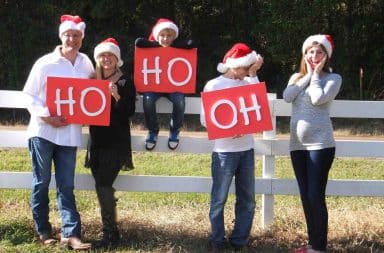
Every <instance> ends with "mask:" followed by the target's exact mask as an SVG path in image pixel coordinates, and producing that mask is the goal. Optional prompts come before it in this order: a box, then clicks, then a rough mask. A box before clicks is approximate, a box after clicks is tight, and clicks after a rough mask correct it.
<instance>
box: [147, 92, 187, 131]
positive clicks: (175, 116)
mask: <svg viewBox="0 0 384 253" xmlns="http://www.w3.org/2000/svg"><path fill="white" fill-rule="evenodd" d="M160 97H166V98H167V99H168V100H169V101H171V102H172V106H173V110H172V116H171V122H170V123H169V129H170V130H171V131H177V130H179V129H180V128H181V126H182V125H183V121H184V111H185V96H184V94H183V93H179V92H175V93H155V92H146V93H144V94H143V109H144V117H145V124H146V126H147V128H148V130H149V131H151V132H154V133H158V132H159V122H158V120H157V113H156V101H157V100H158V99H159V98H160Z"/></svg>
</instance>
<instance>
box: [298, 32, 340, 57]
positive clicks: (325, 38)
mask: <svg viewBox="0 0 384 253" xmlns="http://www.w3.org/2000/svg"><path fill="white" fill-rule="evenodd" d="M313 42H317V43H320V44H321V45H323V46H324V47H325V50H326V51H327V54H328V57H329V58H331V56H332V52H333V49H334V48H335V45H334V43H333V40H332V37H331V35H328V34H316V35H311V36H309V37H308V38H307V39H306V40H305V41H304V43H303V48H302V51H303V54H305V50H307V49H308V48H309V47H311V46H312V44H313Z"/></svg>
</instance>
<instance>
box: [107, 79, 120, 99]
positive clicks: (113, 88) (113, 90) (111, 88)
mask: <svg viewBox="0 0 384 253" xmlns="http://www.w3.org/2000/svg"><path fill="white" fill-rule="evenodd" d="M109 92H110V93H111V95H112V97H114V98H115V100H116V102H117V101H119V99H120V95H119V90H118V89H117V85H116V84H114V83H113V82H110V83H109Z"/></svg>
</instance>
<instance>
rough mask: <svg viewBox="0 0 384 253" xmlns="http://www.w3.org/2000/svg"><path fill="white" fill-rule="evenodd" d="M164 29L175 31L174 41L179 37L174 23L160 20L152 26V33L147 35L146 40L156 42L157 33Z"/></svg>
mask: <svg viewBox="0 0 384 253" xmlns="http://www.w3.org/2000/svg"><path fill="white" fill-rule="evenodd" d="M164 29H171V30H173V31H175V33H176V37H175V39H176V38H177V37H178V36H179V28H178V27H177V25H176V24H175V22H173V21H172V20H169V19H166V18H160V19H158V20H157V22H156V24H155V25H154V26H153V28H152V32H151V34H150V35H149V38H148V39H149V40H151V41H158V37H159V33H160V32H161V30H164Z"/></svg>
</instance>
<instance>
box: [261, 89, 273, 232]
mask: <svg viewBox="0 0 384 253" xmlns="http://www.w3.org/2000/svg"><path fill="white" fill-rule="evenodd" d="M275 99H276V94H268V100H269V109H270V111H271V117H272V126H273V129H272V130H271V131H264V132H263V139H264V140H271V139H275V138H276V116H275V112H274V103H275ZM271 154H273V152H271ZM262 162H263V175H262V177H263V178H268V179H272V178H273V176H274V175H275V155H263V156H262ZM271 187H272V185H271ZM271 192H272V189H271ZM261 201H262V204H261V226H262V228H266V227H268V226H269V225H271V224H272V223H273V216H274V209H273V206H274V196H273V195H272V194H263V195H262V200H261Z"/></svg>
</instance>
